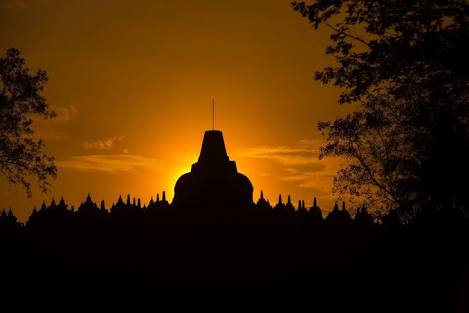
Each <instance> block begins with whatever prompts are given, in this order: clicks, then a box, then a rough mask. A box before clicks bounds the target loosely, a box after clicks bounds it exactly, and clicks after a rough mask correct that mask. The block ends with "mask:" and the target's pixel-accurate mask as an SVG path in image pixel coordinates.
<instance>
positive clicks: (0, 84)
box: [0, 48, 57, 196]
mask: <svg viewBox="0 0 469 313" xmlns="http://www.w3.org/2000/svg"><path fill="white" fill-rule="evenodd" d="M46 82H47V73H46V72H45V71H43V70H38V71H37V72H36V74H31V73H30V72H29V69H28V68H27V67H26V65H25V60H24V59H23V58H22V57H21V55H20V51H19V50H17V49H13V48H12V49H8V50H7V52H6V56H5V57H4V58H0V172H1V173H2V174H3V175H4V176H5V177H6V178H7V179H8V181H9V182H10V183H13V184H20V185H21V186H22V187H23V188H24V189H25V190H26V193H27V195H28V196H31V182H30V177H31V176H32V177H35V178H36V179H37V181H38V184H39V187H40V188H41V189H42V191H46V190H47V189H48V187H49V185H50V182H49V178H51V177H55V176H56V172H57V169H56V167H55V164H54V158H53V157H51V156H48V155H46V154H45V153H44V151H43V148H44V143H43V142H42V140H40V139H37V138H35V137H34V136H33V128H32V123H33V117H37V116H40V117H43V118H52V117H54V116H55V115H56V114H55V112H53V111H52V110H50V109H49V105H48V103H47V101H46V99H45V98H44V97H43V96H42V94H41V93H42V90H43V88H44V85H45V83H46Z"/></svg>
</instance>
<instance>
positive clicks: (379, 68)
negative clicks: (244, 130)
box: [292, 0, 469, 213]
mask: <svg viewBox="0 0 469 313" xmlns="http://www.w3.org/2000/svg"><path fill="white" fill-rule="evenodd" d="M292 5H293V8H294V9H295V10H296V11H298V12H299V13H301V15H302V16H304V17H306V18H308V20H309V21H310V23H311V24H312V25H313V27H314V28H316V29H317V28H318V27H319V26H326V27H328V28H329V29H331V30H332V32H333V33H332V35H331V36H330V38H331V41H332V44H331V45H330V46H329V47H327V49H326V53H327V54H329V55H332V56H334V57H335V59H336V61H337V65H336V66H335V67H326V68H325V69H324V70H322V71H320V72H317V73H316V76H315V78H316V80H319V81H321V82H322V83H324V84H332V85H335V86H338V87H340V88H342V90H343V91H342V93H341V95H340V98H339V103H341V104H343V103H355V104H358V109H357V110H356V111H355V112H353V113H351V114H348V115H347V116H345V117H341V118H338V119H336V120H335V121H334V122H320V123H319V129H320V130H321V131H323V133H325V134H326V136H327V141H328V142H327V144H326V145H325V146H323V147H322V149H321V153H320V157H321V158H323V157H328V156H339V157H344V158H346V159H347V160H348V164H347V165H345V166H344V167H342V168H341V169H340V170H339V172H338V174H337V176H336V178H335V180H334V190H335V191H337V192H339V193H347V194H350V195H352V196H360V197H365V198H367V199H368V200H369V201H372V202H374V206H376V205H381V206H382V207H387V208H389V207H399V208H400V210H401V212H407V213H411V212H413V211H415V210H414V208H415V206H421V205H422V204H423V203H425V202H427V201H429V200H431V201H432V202H434V203H440V204H443V205H444V204H446V203H449V202H459V203H461V202H463V201H465V199H466V197H465V192H466V190H465V189H466V188H465V186H466V185H467V184H465V183H464V181H465V179H466V177H467V175H468V174H469V167H468V165H467V161H466V160H467V158H468V157H469V155H468V152H467V151H469V144H468V138H469V137H468V134H469V130H468V129H469V127H468V120H469V112H468V109H469V105H468V104H469V88H468V86H469V79H468V73H469V71H468V69H469V63H468V62H467V55H469V51H468V48H467V45H466V42H468V40H469V32H468V25H469V18H468V15H469V14H468V12H469V5H468V4H467V1H450V0H446V1H426V0H417V1H402V0H394V1H365V0H339V1H331V0H317V1H314V2H313V3H312V4H307V3H305V1H295V2H293V3H292ZM466 208H467V206H466Z"/></svg>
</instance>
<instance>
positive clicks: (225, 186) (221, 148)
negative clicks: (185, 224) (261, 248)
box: [173, 130, 253, 213]
mask: <svg viewBox="0 0 469 313" xmlns="http://www.w3.org/2000/svg"><path fill="white" fill-rule="evenodd" d="M252 192H253V187H252V184H251V182H250V181H249V179H248V178H247V177H246V176H245V175H243V174H241V173H238V170H237V168H236V162H235V161H231V160H230V159H229V157H228V154H227V153H226V148H225V142H224V140H223V133H222V132H221V131H219V130H208V131H206V132H205V134H204V139H203V142H202V149H201V151H200V156H199V159H198V161H197V162H196V163H194V164H193V165H192V168H191V171H190V173H186V174H184V175H182V176H181V177H180V178H179V179H178V181H177V182H176V185H175V187H174V199H173V205H174V206H175V207H176V208H198V209H203V210H210V211H213V210H215V212H219V213H222V211H227V210H230V209H231V210H233V209H235V210H240V209H247V208H250V207H251V206H252V204H253V201H252Z"/></svg>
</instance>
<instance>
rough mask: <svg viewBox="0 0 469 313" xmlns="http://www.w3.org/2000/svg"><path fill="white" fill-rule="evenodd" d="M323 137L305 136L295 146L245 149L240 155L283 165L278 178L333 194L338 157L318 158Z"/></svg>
mask: <svg viewBox="0 0 469 313" xmlns="http://www.w3.org/2000/svg"><path fill="white" fill-rule="evenodd" d="M323 143H324V141H322V140H314V139H303V140H300V141H299V142H298V143H297V144H296V145H293V146H274V147H272V146H260V147H252V148H248V149H244V150H242V151H241V153H240V156H241V157H245V158H252V159H259V160H271V161H274V162H276V163H278V164H280V165H282V166H283V172H282V173H281V174H280V175H279V176H278V178H277V179H278V180H279V181H283V182H288V183H291V184H293V185H294V186H296V187H299V188H306V189H309V190H311V191H313V192H314V194H315V195H317V196H326V195H330V192H331V182H332V178H333V177H334V176H335V174H336V172H337V168H338V165H339V163H338V160H337V159H335V158H326V159H323V160H319V158H318V156H319V149H320V147H321V145H322V144H323Z"/></svg>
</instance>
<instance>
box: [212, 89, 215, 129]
mask: <svg viewBox="0 0 469 313" xmlns="http://www.w3.org/2000/svg"><path fill="white" fill-rule="evenodd" d="M212 130H215V97H212Z"/></svg>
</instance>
